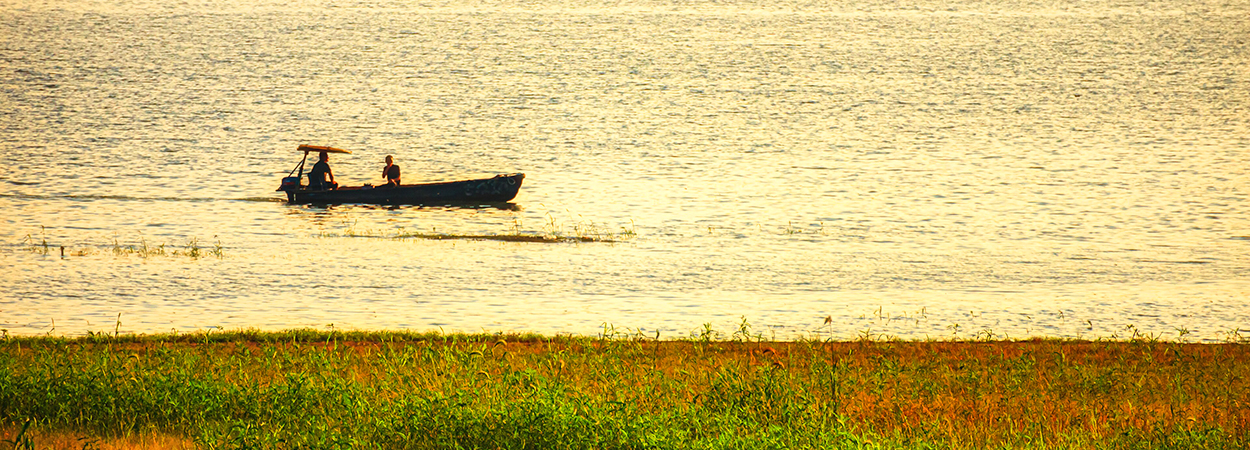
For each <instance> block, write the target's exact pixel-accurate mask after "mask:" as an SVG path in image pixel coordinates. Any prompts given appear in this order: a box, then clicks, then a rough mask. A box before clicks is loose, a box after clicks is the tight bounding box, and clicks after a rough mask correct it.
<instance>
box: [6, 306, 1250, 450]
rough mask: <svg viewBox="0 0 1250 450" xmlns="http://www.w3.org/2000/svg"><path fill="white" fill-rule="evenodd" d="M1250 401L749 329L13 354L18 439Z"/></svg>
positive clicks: (247, 339) (1004, 443)
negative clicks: (767, 335)
mask: <svg viewBox="0 0 1250 450" xmlns="http://www.w3.org/2000/svg"><path fill="white" fill-rule="evenodd" d="M657 337H658V336H657ZM721 339H729V340H727V341H726V340H721ZM1247 399H1250V345H1244V344H1184V343H1179V342H1159V341H1098V342H1090V341H1060V340H1031V341H993V342H972V341H962V342H961V341H943V342H936V341H928V342H901V341H893V342H880V341H872V340H860V341H853V342H831V341H825V340H809V341H800V342H768V341H764V340H762V337H761V336H760V335H758V334H752V333H751V332H750V328H749V326H748V325H747V324H746V323H745V322H744V323H743V326H741V327H739V330H737V331H736V332H733V333H731V334H729V335H728V336H727V337H726V335H725V334H722V333H719V332H716V331H715V330H712V329H711V327H705V329H704V330H702V331H701V332H698V333H694V334H692V336H691V338H690V339H688V340H677V341H658V340H656V339H654V338H652V337H651V336H645V337H644V336H642V335H641V334H640V333H636V332H630V331H629V330H625V331H620V330H618V329H616V328H612V327H609V326H605V329H604V333H603V335H601V336H600V337H599V338H575V337H555V338H548V337H542V336H535V335H524V336H520V335H487V334H481V335H456V334H453V335H444V334H438V333H428V334H421V333H403V332H377V333H367V332H341V331H333V330H331V331H320V330H293V331H285V332H277V333H263V332H258V331H237V332H225V333H222V332H211V333H195V334H179V335H164V336H127V335H120V336H119V335H117V334H116V333H113V334H111V335H110V334H105V333H101V334H93V335H91V336H88V337H85V338H78V339H63V338H49V337H40V338H14V337H8V338H6V339H4V341H3V342H0V428H3V431H0V440H5V441H8V442H10V443H13V444H14V445H16V446H21V445H26V444H24V443H26V442H33V445H34V446H40V445H41V444H40V442H58V441H57V439H60V440H61V441H64V442H79V444H77V445H76V446H75V447H76V448H77V447H80V446H81V445H82V444H81V441H75V439H78V438H79V437H84V436H85V437H86V438H87V439H105V440H106V441H107V442H130V441H136V440H138V441H142V440H143V439H149V440H162V439H164V440H165V441H163V442H166V444H162V445H170V444H169V443H168V441H169V440H171V439H172V440H174V444H178V443H181V444H185V445H187V446H190V445H192V444H194V445H197V446H200V447H207V448H243V447H247V448H295V447H309V448H328V447H351V448H417V449H422V448H543V449H546V448H557V449H571V448H586V449H617V448H622V449H623V448H630V449H633V448H665V449H668V448H673V449H681V448H917V449H919V448H925V449H930V448H951V449H964V448H1072V449H1086V448H1088V449H1095V448H1099V449H1101V448H1107V449H1119V448H1123V449H1146V448H1210V449H1243V448H1246V445H1247V444H1250V403H1248V400H1247ZM135 445H140V444H135Z"/></svg>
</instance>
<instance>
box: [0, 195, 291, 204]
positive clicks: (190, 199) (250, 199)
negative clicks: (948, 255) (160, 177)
mask: <svg viewBox="0 0 1250 450" xmlns="http://www.w3.org/2000/svg"><path fill="white" fill-rule="evenodd" d="M0 198H17V199H27V200H81V201H90V200H122V201H141V202H153V201H158V202H197V203H204V202H260V203H285V202H286V199H284V198H281V197H242V198H213V197H133V196H129V195H91V194H86V195H33V194H0Z"/></svg>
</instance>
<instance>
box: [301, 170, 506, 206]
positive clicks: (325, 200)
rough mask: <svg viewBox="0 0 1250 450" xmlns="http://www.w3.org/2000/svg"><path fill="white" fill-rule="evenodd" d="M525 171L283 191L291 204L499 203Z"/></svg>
mask: <svg viewBox="0 0 1250 450" xmlns="http://www.w3.org/2000/svg"><path fill="white" fill-rule="evenodd" d="M524 179H525V174H522V173H517V174H510V175H497V176H495V177H494V178H485V179H480V180H464V181H448V182H444V183H428V184H407V185H402V186H399V187H392V188H386V187H378V188H372V189H367V188H362V187H343V188H339V189H336V190H333V191H310V190H306V189H299V190H289V191H286V195H287V201H288V202H290V203H292V204H309V203H311V204H327V205H329V204H340V203H366V204H373V205H444V204H463V203H502V202H507V201H510V200H512V199H513V198H516V194H517V191H518V190H520V189H521V181H523V180H524Z"/></svg>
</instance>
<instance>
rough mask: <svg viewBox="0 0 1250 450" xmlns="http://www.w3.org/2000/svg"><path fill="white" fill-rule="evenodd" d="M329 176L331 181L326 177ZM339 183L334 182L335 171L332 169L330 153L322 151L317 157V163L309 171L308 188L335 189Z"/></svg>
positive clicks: (317, 189)
mask: <svg viewBox="0 0 1250 450" xmlns="http://www.w3.org/2000/svg"><path fill="white" fill-rule="evenodd" d="M327 176H328V177H329V181H327V180H326V177H327ZM338 188H339V184H338V183H335V182H334V172H333V171H331V170H330V155H328V154H326V152H321V155H320V156H319V157H318V158H317V164H314V165H313V168H312V171H311V172H308V189H309V190H314V191H321V190H326V189H330V190H334V189H338Z"/></svg>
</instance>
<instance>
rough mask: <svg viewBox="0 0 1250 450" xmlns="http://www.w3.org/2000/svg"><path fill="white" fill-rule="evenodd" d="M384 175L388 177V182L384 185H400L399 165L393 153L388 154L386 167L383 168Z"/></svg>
mask: <svg viewBox="0 0 1250 450" xmlns="http://www.w3.org/2000/svg"><path fill="white" fill-rule="evenodd" d="M382 176H383V177H385V178H386V184H385V185H382V187H399V166H398V165H396V164H395V158H392V157H391V155H386V167H385V168H383V169H382Z"/></svg>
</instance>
